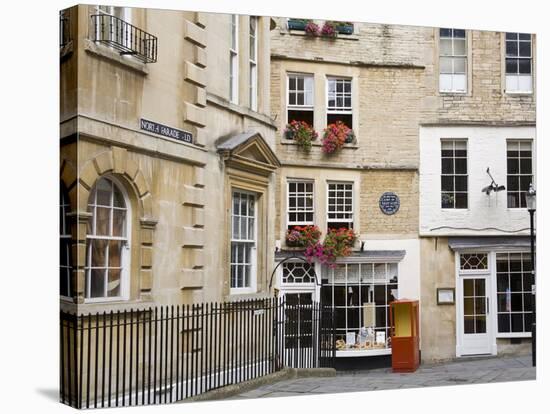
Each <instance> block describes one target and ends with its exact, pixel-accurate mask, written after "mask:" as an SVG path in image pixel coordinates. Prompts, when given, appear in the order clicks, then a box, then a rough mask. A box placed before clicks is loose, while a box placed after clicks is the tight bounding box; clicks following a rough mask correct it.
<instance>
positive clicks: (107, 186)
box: [96, 178, 112, 206]
mask: <svg viewBox="0 0 550 414" xmlns="http://www.w3.org/2000/svg"><path fill="white" fill-rule="evenodd" d="M111 185H112V184H111V182H110V181H108V180H106V179H104V178H100V179H99V180H98V181H97V183H96V194H97V201H96V204H98V205H102V206H110V205H111V191H112V187H111Z"/></svg>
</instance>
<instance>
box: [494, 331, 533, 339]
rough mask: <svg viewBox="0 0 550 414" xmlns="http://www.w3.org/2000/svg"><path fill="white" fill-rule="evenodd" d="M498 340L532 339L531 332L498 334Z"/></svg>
mask: <svg viewBox="0 0 550 414" xmlns="http://www.w3.org/2000/svg"><path fill="white" fill-rule="evenodd" d="M496 337H497V339H510V338H531V332H515V333H513V332H506V333H497V334H496Z"/></svg>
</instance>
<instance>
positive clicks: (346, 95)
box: [327, 78, 353, 129]
mask: <svg viewBox="0 0 550 414" xmlns="http://www.w3.org/2000/svg"><path fill="white" fill-rule="evenodd" d="M336 121H342V122H343V123H344V124H345V125H346V126H347V127H348V128H351V129H353V109H352V102H351V79H344V78H328V79H327V124H332V123H334V122H336Z"/></svg>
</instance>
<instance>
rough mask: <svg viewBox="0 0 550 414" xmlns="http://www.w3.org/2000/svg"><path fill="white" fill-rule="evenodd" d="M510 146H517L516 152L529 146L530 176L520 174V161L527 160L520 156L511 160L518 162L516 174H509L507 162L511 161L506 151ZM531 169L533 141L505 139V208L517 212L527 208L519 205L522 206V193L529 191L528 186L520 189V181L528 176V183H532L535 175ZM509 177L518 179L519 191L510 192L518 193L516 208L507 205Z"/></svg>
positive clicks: (532, 163) (532, 165)
mask: <svg viewBox="0 0 550 414" xmlns="http://www.w3.org/2000/svg"><path fill="white" fill-rule="evenodd" d="M512 144H517V145H519V150H518V152H521V151H522V147H523V146H527V145H528V146H529V151H531V173H530V174H522V173H521V160H522V159H527V158H526V157H521V156H518V157H517V158H513V159H517V160H518V172H517V173H515V174H511V173H510V171H509V169H508V160H509V159H511V157H509V156H508V151H509V147H510V145H512ZM533 167H534V158H533V141H532V140H530V139H507V140H506V206H507V207H508V208H509V209H513V210H517V209H526V208H527V205H525V206H522V205H521V204H522V193H525V192H527V190H528V189H529V186H527V188H525V189H523V188H522V187H521V179H522V177H526V176H530V177H531V178H530V179H529V181H530V183H533V181H534V177H535V174H534V173H533V171H534V168H533ZM509 177H518V179H519V184H518V187H519V190H517V191H512V193H519V206H517V207H511V206H510V203H509V199H508V194H509V193H510V192H511V191H510V186H509V185H508V178H509ZM523 198H524V197H523Z"/></svg>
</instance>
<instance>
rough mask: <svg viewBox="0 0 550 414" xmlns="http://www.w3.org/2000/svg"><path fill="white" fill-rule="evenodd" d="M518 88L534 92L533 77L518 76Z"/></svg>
mask: <svg viewBox="0 0 550 414" xmlns="http://www.w3.org/2000/svg"><path fill="white" fill-rule="evenodd" d="M518 88H519V90H520V91H524V92H531V91H532V90H533V84H532V78H531V76H530V75H527V76H518Z"/></svg>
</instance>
